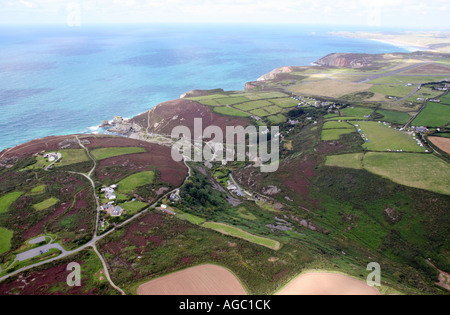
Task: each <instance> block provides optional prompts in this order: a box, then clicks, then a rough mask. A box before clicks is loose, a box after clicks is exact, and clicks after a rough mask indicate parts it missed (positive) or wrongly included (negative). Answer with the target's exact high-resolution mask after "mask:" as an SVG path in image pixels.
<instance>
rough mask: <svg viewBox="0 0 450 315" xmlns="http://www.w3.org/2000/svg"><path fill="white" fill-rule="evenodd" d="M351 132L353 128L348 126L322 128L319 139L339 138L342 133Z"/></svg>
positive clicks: (330, 139)
mask: <svg viewBox="0 0 450 315" xmlns="http://www.w3.org/2000/svg"><path fill="white" fill-rule="evenodd" d="M353 132H355V130H354V129H350V128H341V129H323V130H322V136H321V139H322V141H332V140H339V139H340V137H341V136H342V135H345V134H348V133H353Z"/></svg>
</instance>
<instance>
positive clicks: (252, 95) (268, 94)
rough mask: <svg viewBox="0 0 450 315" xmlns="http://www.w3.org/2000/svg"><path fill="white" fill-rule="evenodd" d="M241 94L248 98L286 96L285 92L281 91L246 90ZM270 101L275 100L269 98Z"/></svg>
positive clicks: (259, 98)
mask: <svg viewBox="0 0 450 315" xmlns="http://www.w3.org/2000/svg"><path fill="white" fill-rule="evenodd" d="M243 95H244V96H245V97H246V98H248V99H250V100H261V99H275V98H286V96H287V95H286V94H284V93H281V92H260V93H252V92H247V93H245V94H243ZM271 101H275V100H271Z"/></svg>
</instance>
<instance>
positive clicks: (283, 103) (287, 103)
mask: <svg viewBox="0 0 450 315" xmlns="http://www.w3.org/2000/svg"><path fill="white" fill-rule="evenodd" d="M270 102H271V103H273V104H275V105H277V106H279V107H282V108H290V107H296V106H297V105H298V103H299V102H298V101H296V100H294V99H292V98H290V97H288V98H277V99H271V100H270Z"/></svg>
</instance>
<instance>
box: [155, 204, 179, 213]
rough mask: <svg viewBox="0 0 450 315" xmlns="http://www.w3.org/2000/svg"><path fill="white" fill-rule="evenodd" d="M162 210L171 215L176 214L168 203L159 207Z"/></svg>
mask: <svg viewBox="0 0 450 315" xmlns="http://www.w3.org/2000/svg"><path fill="white" fill-rule="evenodd" d="M159 209H160V210H161V211H162V212H164V213H167V214H170V215H176V213H175V212H173V211H172V210H170V209H169V208H168V207H167V205H164V204H162V205H161V207H160V208H159Z"/></svg>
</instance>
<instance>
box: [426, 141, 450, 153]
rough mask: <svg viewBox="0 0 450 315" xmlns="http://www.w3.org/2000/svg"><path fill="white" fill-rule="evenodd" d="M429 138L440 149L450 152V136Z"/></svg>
mask: <svg viewBox="0 0 450 315" xmlns="http://www.w3.org/2000/svg"><path fill="white" fill-rule="evenodd" d="M428 139H429V140H430V141H431V142H432V143H433V144H434V145H435V146H437V147H438V148H439V149H441V150H442V151H444V152H445V153H447V154H450V138H442V137H429V138H428Z"/></svg>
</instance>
